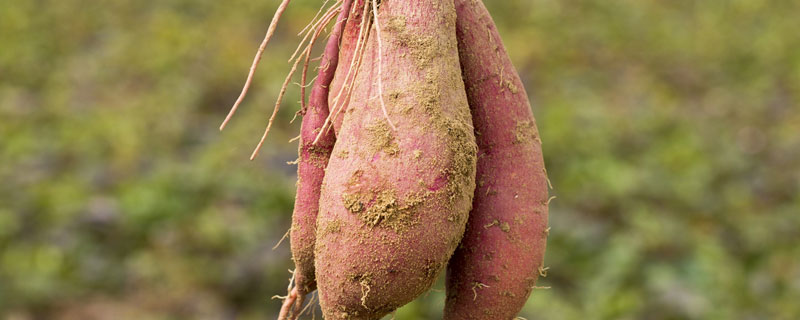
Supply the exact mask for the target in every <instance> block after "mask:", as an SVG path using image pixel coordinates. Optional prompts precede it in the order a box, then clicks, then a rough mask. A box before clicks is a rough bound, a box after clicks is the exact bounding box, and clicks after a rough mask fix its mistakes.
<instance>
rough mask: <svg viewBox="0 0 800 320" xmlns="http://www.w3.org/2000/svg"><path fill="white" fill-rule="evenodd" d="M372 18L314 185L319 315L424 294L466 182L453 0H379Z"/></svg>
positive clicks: (471, 152) (451, 234)
mask: <svg viewBox="0 0 800 320" xmlns="http://www.w3.org/2000/svg"><path fill="white" fill-rule="evenodd" d="M357 10H358V8H357V9H356V11H357ZM378 15H379V18H378V25H380V32H378V29H377V28H372V29H370V32H369V38H368V40H367V42H366V47H365V48H366V51H365V52H364V53H363V57H362V63H361V66H360V71H359V73H358V77H357V78H356V80H355V83H354V87H353V96H352V98H351V99H350V101H349V104H348V107H347V110H348V111H347V112H346V113H345V114H344V118H343V123H342V126H341V128H340V130H339V131H338V136H337V143H336V145H335V147H334V150H333V156H332V157H331V159H330V161H329V163H328V167H327V169H326V174H325V178H324V181H323V186H322V194H321V198H320V212H319V216H318V218H317V240H316V244H315V250H316V251H315V259H316V263H315V265H316V270H317V274H318V277H317V281H318V291H319V297H320V304H321V306H322V309H323V313H324V316H325V318H326V319H379V318H380V317H381V316H383V315H385V314H387V313H389V312H391V311H392V310H395V309H396V308H398V307H400V306H402V305H404V304H406V303H408V302H409V301H411V300H413V299H414V298H416V297H417V296H418V295H420V294H421V293H423V292H425V291H426V290H428V289H429V288H430V286H431V284H432V283H433V281H434V279H435V278H436V276H437V275H438V274H439V273H440V271H442V270H443V269H444V266H445V264H446V262H447V260H448V259H449V257H450V255H451V254H452V252H453V250H455V248H456V246H457V245H458V243H459V241H460V239H461V236H462V234H463V231H464V226H465V224H466V220H467V217H468V212H469V210H470V206H471V203H472V196H473V193H474V188H475V180H474V179H475V155H476V152H477V147H476V145H475V142H474V136H473V131H472V130H473V129H472V123H471V117H470V114H469V107H468V105H467V97H466V94H465V91H464V83H463V80H462V78H461V69H460V67H459V62H458V51H457V46H456V33H455V28H456V26H455V19H456V16H455V8H454V3H453V0H445V1H441V0H419V1H408V0H384V1H382V3H381V6H380V8H379V9H378ZM379 35H380V40H379V37H378V36H379ZM379 44H380V45H379ZM345 65H346V64H341V65H340V68H339V69H338V70H337V74H338V73H340V72H347V70H346V68H343V67H344V66H345ZM338 76H339V75H337V77H338ZM379 79H380V81H379ZM382 100H383V101H382ZM383 104H385V109H386V111H387V112H386V114H384V112H383V111H382V109H383V107H382V105H383ZM387 117H388V120H387ZM390 121H391V122H390ZM390 123H391V124H393V125H394V126H395V128H392V125H391V124H390Z"/></svg>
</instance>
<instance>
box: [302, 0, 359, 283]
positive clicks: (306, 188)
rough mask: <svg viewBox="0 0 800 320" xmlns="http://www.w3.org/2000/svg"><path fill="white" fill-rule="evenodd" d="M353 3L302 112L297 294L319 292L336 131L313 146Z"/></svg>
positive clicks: (334, 34) (341, 19)
mask: <svg viewBox="0 0 800 320" xmlns="http://www.w3.org/2000/svg"><path fill="white" fill-rule="evenodd" d="M351 4H352V0H345V1H344V2H343V5H342V10H341V12H340V13H339V17H338V19H337V22H336V25H335V26H334V28H333V30H332V31H331V34H330V36H329V38H328V42H327V44H326V46H325V51H324V52H323V55H322V59H321V61H320V69H319V73H318V75H317V80H316V82H314V86H313V87H312V89H311V96H310V97H309V102H308V106H307V108H306V110H301V114H303V122H302V125H301V129H300V145H299V150H298V154H299V159H298V160H299V161H298V167H297V195H296V198H295V204H294V213H293V214H292V228H291V233H290V240H291V247H292V259H293V260H294V262H295V271H294V277H295V278H294V283H295V286H296V287H297V289H298V292H297V293H298V295H300V296H302V295H305V294H307V293H309V292H311V291H314V290H315V289H316V281H315V277H314V241H315V238H316V237H315V232H316V231H315V230H316V223H317V213H318V211H319V195H320V187H321V186H322V179H323V177H324V176H325V167H326V166H327V164H328V159H329V158H330V155H331V151H332V150H333V146H334V144H335V142H336V137H335V136H334V135H333V132H324V133H322V135H321V136H320V139H319V140H317V142H316V144H314V140H315V139H316V137H317V134H318V133H319V132H320V130H321V129H322V126H323V124H324V123H325V119H327V118H328V92H329V91H328V88H329V86H330V83H331V80H332V79H333V76H334V73H335V72H336V68H337V66H338V63H339V40H340V38H341V34H342V29H343V27H344V26H345V24H346V22H347V16H348V14H349V12H350V5H351Z"/></svg>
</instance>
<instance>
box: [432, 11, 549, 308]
mask: <svg viewBox="0 0 800 320" xmlns="http://www.w3.org/2000/svg"><path fill="white" fill-rule="evenodd" d="M455 3H456V13H457V15H458V20H457V23H456V25H457V29H456V30H457V35H458V48H459V57H460V61H461V66H462V70H463V76H464V81H465V86H466V90H467V96H468V99H469V104H470V111H471V113H472V118H473V123H474V125H475V136H476V141H477V144H478V161H477V176H476V181H477V187H476V189H475V197H474V200H473V209H472V212H471V213H470V218H469V222H468V224H467V229H466V232H465V234H464V238H463V239H462V242H461V244H460V246H459V248H458V249H457V250H456V252H455V254H454V255H453V257H452V259H451V260H450V262H449V264H448V270H447V281H446V283H447V301H446V304H445V316H444V318H445V319H513V318H514V317H515V316H516V315H517V313H518V312H519V311H520V310H521V309H522V307H523V305H524V304H525V302H526V301H527V299H528V297H529V296H530V293H531V290H532V288H533V287H534V285H535V283H536V280H537V276H538V275H539V270H540V268H541V267H542V261H543V258H544V252H545V245H546V238H547V218H548V184H547V176H546V172H545V167H544V162H543V159H542V151H541V140H540V138H539V135H538V132H537V128H536V122H535V120H534V118H533V114H532V112H531V108H530V102H529V101H528V98H527V93H526V92H525V88H524V86H523V84H522V82H521V80H520V78H519V75H518V74H517V72H516V70H515V69H514V67H513V65H512V64H511V60H510V58H509V57H508V54H507V53H506V50H505V48H504V47H503V44H502V42H501V40H500V35H499V34H498V32H497V28H496V27H495V25H494V22H493V21H492V19H491V17H490V16H489V12H488V11H487V10H486V7H485V6H484V5H483V3H482V2H481V1H480V0H455Z"/></svg>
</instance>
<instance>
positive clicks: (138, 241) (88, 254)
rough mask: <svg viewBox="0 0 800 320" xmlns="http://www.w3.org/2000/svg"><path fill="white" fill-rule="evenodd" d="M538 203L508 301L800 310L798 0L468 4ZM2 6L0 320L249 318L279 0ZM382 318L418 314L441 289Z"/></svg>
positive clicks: (543, 310) (616, 309)
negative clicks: (529, 111) (258, 54)
mask: <svg viewBox="0 0 800 320" xmlns="http://www.w3.org/2000/svg"><path fill="white" fill-rule="evenodd" d="M487 2H488V3H487V5H488V6H489V9H490V11H491V12H492V14H493V15H494V17H495V20H496V22H497V23H498V26H499V27H500V31H501V34H502V35H503V37H504V40H505V42H506V45H507V46H508V49H509V52H510V54H511V56H512V60H513V61H514V63H515V65H516V66H517V68H518V69H519V71H520V73H521V75H522V77H523V81H525V83H526V85H527V87H528V92H529V94H530V95H531V99H532V100H533V103H534V113H535V115H536V117H537V122H538V125H539V128H540V130H541V136H542V140H543V141H544V152H545V160H546V163H547V169H548V172H549V174H550V179H551V180H552V182H553V185H554V187H555V189H554V190H553V194H554V195H556V196H558V198H557V199H556V200H554V202H553V204H552V206H551V226H552V231H551V233H550V235H551V236H550V240H549V245H548V251H547V258H546V265H547V266H549V267H550V269H549V272H548V277H547V278H543V279H541V280H540V281H539V283H538V285H539V286H549V287H551V288H550V289H539V290H535V291H534V294H533V296H532V298H531V299H530V300H529V303H528V305H527V306H526V309H525V310H524V313H523V314H522V316H524V317H526V318H527V319H797V318H798V317H800V303H798V301H800V103H799V102H800V36H798V35H799V34H800V19H798V15H797V13H798V12H800V2H797V1H789V0H773V1H767V0H763V1H762V0H727V1H723V0H708V1H689V0H675V1H656V0H636V1H634V0H571V1H558V0H527V1H526V0H516V1H491V0H489V1H487ZM276 6H277V1H275V0H260V1H253V0H248V1H245V0H229V1H212V0H162V1H139V0H107V1H90V0H58V1H56V0H19V1H14V0H7V1H0V318H2V319H234V318H236V319H264V318H267V319H270V318H274V317H275V315H276V310H277V308H278V306H279V302H277V301H276V300H270V297H271V296H273V295H275V294H284V293H285V288H286V285H287V280H288V278H289V273H288V272H287V270H288V269H290V268H291V267H292V264H291V261H290V256H289V253H288V243H284V244H282V245H281V246H280V247H278V248H277V249H275V250H272V249H271V248H272V247H273V246H274V245H275V244H276V243H277V242H278V240H279V239H280V238H281V237H282V236H283V234H284V233H285V232H286V230H287V228H288V227H289V219H290V215H291V209H292V204H293V199H294V182H295V177H294V170H295V167H294V166H290V165H287V164H286V162H287V161H291V160H294V158H295V157H296V149H295V148H296V145H295V144H291V143H287V141H288V140H289V139H291V138H292V137H293V136H295V135H297V134H298V132H299V123H298V122H295V123H293V124H289V120H291V118H292V116H293V115H294V112H295V111H296V110H297V109H298V104H297V102H296V101H297V100H298V97H299V95H298V90H297V86H293V87H292V88H290V90H289V92H288V95H287V97H288V98H287V99H286V101H285V103H284V104H283V109H282V111H281V113H280V118H279V119H278V120H277V121H276V126H277V128H276V129H275V130H274V131H273V133H272V135H271V137H270V138H269V139H268V143H267V145H266V147H265V148H264V149H263V151H262V154H261V156H260V157H259V158H258V159H257V160H256V161H254V162H250V161H248V160H247V158H248V156H249V154H250V151H251V149H252V147H254V145H255V143H256V142H257V140H258V138H259V137H260V135H261V133H262V132H263V131H262V130H263V126H264V125H265V124H266V120H267V118H268V113H269V112H271V109H270V108H271V105H272V104H274V99H275V96H276V93H277V91H278V89H279V87H280V85H281V82H282V81H283V77H284V76H285V73H286V72H287V71H288V70H289V65H288V64H287V63H286V60H287V59H288V58H289V55H290V54H291V52H292V51H293V49H294V46H295V45H296V44H297V42H298V41H299V38H298V37H296V34H297V32H299V31H300V30H301V29H302V28H303V27H304V26H305V24H306V23H307V22H308V21H309V19H310V18H311V17H312V16H313V15H314V13H315V12H316V9H317V8H318V7H319V1H313V0H296V1H293V3H292V5H291V6H290V8H289V10H288V11H287V13H286V14H285V15H284V18H283V20H282V23H281V24H280V26H279V29H278V33H277V34H276V38H275V39H274V42H273V43H271V44H270V46H269V48H268V50H267V54H266V56H265V59H264V60H263V62H262V64H261V69H260V71H259V73H258V76H257V78H256V82H255V86H254V88H253V89H252V90H251V94H250V96H249V97H248V99H247V100H246V102H245V104H244V105H243V106H242V109H241V111H240V113H239V114H238V115H237V116H236V117H235V118H234V120H233V121H232V122H231V123H230V125H229V127H228V129H226V131H224V132H222V133H219V132H218V131H217V129H216V128H217V126H218V125H219V123H220V121H221V120H222V119H223V117H224V115H225V113H226V112H227V109H228V108H229V107H230V104H231V103H232V102H233V101H234V100H235V98H236V96H237V94H238V92H239V89H240V88H241V85H242V83H243V81H244V78H245V75H246V72H247V68H248V66H249V64H250V62H251V59H252V55H253V53H254V52H255V49H256V48H257V46H258V43H259V41H260V40H261V37H262V36H263V32H264V31H265V29H266V25H267V23H268V22H269V20H270V18H271V15H272V12H273V11H274V9H275V7H276ZM436 289H437V290H439V291H432V292H430V293H429V294H427V295H426V296H424V297H423V298H421V299H419V300H418V301H415V302H414V303H412V304H411V305H409V306H407V307H405V308H403V309H401V310H400V311H399V312H398V314H397V319H438V318H440V317H441V309H442V307H443V295H444V293H443V292H441V289H443V285H442V283H441V281H440V283H439V284H438V285H437V286H436Z"/></svg>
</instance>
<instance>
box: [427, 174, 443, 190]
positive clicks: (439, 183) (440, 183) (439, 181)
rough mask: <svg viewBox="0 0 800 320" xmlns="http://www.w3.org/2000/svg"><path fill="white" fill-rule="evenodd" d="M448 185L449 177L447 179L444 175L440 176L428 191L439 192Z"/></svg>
mask: <svg viewBox="0 0 800 320" xmlns="http://www.w3.org/2000/svg"><path fill="white" fill-rule="evenodd" d="M446 183H447V177H445V176H444V175H440V176H438V177H436V180H434V181H433V184H431V186H430V187H428V190H430V191H437V190H439V189H441V188H442V187H444V185H445V184H446Z"/></svg>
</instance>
